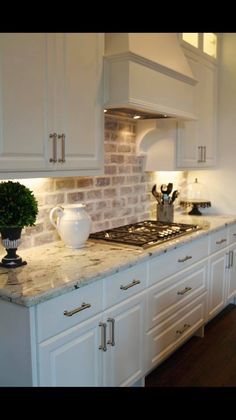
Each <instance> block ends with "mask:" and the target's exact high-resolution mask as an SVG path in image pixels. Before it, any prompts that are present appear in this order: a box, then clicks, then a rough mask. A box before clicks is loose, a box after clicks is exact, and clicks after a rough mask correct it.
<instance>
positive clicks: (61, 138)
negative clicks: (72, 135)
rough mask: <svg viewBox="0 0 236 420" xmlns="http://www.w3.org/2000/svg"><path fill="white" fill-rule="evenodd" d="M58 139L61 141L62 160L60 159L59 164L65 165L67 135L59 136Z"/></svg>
mask: <svg viewBox="0 0 236 420" xmlns="http://www.w3.org/2000/svg"><path fill="white" fill-rule="evenodd" d="M58 139H59V140H61V159H58V162H60V163H64V162H65V161H66V158H65V151H66V136H65V134H64V133H63V134H58Z"/></svg>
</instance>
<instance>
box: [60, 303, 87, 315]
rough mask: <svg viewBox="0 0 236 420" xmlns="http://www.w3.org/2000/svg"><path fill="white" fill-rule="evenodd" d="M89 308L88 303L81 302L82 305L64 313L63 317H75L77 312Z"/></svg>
mask: <svg viewBox="0 0 236 420" xmlns="http://www.w3.org/2000/svg"><path fill="white" fill-rule="evenodd" d="M90 307H91V305H90V303H84V302H83V303H82V305H81V306H79V308H76V309H73V310H72V311H64V315H65V316H72V315H75V314H77V313H78V312H81V311H84V310H85V309H87V308H90Z"/></svg>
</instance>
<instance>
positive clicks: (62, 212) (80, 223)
mask: <svg viewBox="0 0 236 420" xmlns="http://www.w3.org/2000/svg"><path fill="white" fill-rule="evenodd" d="M85 207H86V206H85V204H82V203H79V204H68V205H66V206H64V207H61V206H56V207H54V208H53V209H52V210H51V211H50V214H49V217H50V222H51V223H52V225H53V226H55V228H56V229H57V231H58V233H59V235H60V237H61V239H62V240H63V242H65V244H66V245H67V246H68V247H69V248H82V247H83V246H84V244H85V242H86V240H87V239H88V237H89V234H90V229H91V224H92V221H91V218H90V216H89V214H88V213H87V212H86V211H85ZM55 214H56V215H57V218H56V221H55V220H54V216H55Z"/></svg>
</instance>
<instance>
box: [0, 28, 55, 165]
mask: <svg viewBox="0 0 236 420" xmlns="http://www.w3.org/2000/svg"><path fill="white" fill-rule="evenodd" d="M52 36H53V35H52V34H50V35H46V34H44V33H1V34H0V172H1V171H4V172H7V171H9V172H12V171H28V170H29V171H32V170H44V169H45V168H46V167H47V166H48V159H49V156H48V151H47V147H48V142H49V132H50V128H51V127H49V122H48V112H50V109H49V108H50V103H48V96H49V90H50V86H49V84H48V80H47V71H48V68H47V66H48V58H49V43H50V37H52ZM49 153H50V152H49Z"/></svg>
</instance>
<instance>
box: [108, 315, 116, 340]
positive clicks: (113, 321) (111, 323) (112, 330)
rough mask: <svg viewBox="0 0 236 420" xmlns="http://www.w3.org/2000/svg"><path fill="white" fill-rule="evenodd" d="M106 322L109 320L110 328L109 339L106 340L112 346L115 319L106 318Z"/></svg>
mask: <svg viewBox="0 0 236 420" xmlns="http://www.w3.org/2000/svg"><path fill="white" fill-rule="evenodd" d="M107 322H109V323H110V326H111V329H110V336H111V339H109V340H108V342H107V344H110V345H111V346H114V345H115V320H114V318H107Z"/></svg>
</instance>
